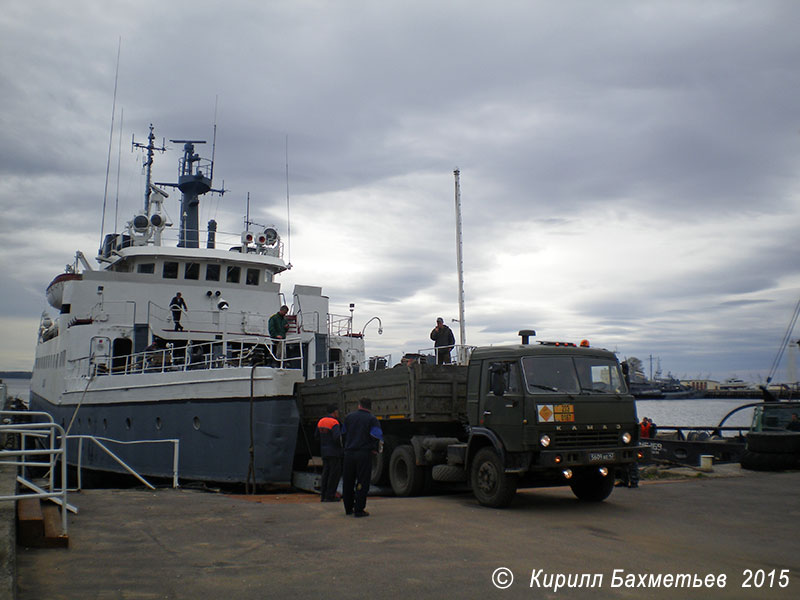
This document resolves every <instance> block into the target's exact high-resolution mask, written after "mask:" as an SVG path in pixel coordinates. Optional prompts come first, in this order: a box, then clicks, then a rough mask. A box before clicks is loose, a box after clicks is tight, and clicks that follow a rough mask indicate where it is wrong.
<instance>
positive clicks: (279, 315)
mask: <svg viewBox="0 0 800 600" xmlns="http://www.w3.org/2000/svg"><path fill="white" fill-rule="evenodd" d="M288 312H289V307H288V306H286V305H285V304H284V305H283V306H281V308H280V310H279V311H278V312H276V313H275V314H274V315H272V316H271V317H270V318H269V322H268V323H267V330H268V331H269V337H271V338H272V339H273V342H272V354H273V356H274V357H275V358H276V359H278V360H279V361H280V360H283V357H284V354H285V348H284V340H285V339H286V333H287V332H288V331H289V320H288V319H287V318H286V314H287V313H288ZM275 340H281V341H275Z"/></svg>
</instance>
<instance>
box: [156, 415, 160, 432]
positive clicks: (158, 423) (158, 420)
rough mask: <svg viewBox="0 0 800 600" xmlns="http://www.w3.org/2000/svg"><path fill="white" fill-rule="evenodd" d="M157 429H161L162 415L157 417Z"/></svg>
mask: <svg viewBox="0 0 800 600" xmlns="http://www.w3.org/2000/svg"><path fill="white" fill-rule="evenodd" d="M156 430H158V431H161V417H156Z"/></svg>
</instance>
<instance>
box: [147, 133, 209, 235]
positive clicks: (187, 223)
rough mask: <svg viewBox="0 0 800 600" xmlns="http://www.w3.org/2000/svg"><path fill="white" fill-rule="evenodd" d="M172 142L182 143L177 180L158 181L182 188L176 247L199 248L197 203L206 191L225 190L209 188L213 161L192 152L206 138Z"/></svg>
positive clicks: (198, 203)
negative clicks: (176, 181)
mask: <svg viewBox="0 0 800 600" xmlns="http://www.w3.org/2000/svg"><path fill="white" fill-rule="evenodd" d="M170 142H172V143H173V144H183V158H181V159H180V161H179V163H178V183H158V184H156V185H165V186H169V187H176V188H178V189H179V190H180V191H181V194H182V195H181V230H180V234H179V238H178V247H179V248H199V247H200V239H199V234H200V227H199V215H200V211H199V206H200V196H202V195H203V194H206V193H208V192H216V193H218V194H220V195H222V194H224V193H225V190H221V189H220V190H214V189H212V188H211V174H212V173H213V171H214V163H213V162H212V161H209V160H206V159H203V158H200V155H199V154H195V151H194V145H195V144H205V143H206V142H205V140H170Z"/></svg>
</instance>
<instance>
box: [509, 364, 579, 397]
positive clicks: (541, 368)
mask: <svg viewBox="0 0 800 600" xmlns="http://www.w3.org/2000/svg"><path fill="white" fill-rule="evenodd" d="M522 370H523V372H524V373H525V383H526V385H527V387H528V392H530V393H531V394H547V393H552V392H563V393H565V394H578V393H580V385H579V384H578V377H577V375H576V373H575V365H573V364H572V358H570V357H569V356H526V357H524V358H523V359H522Z"/></svg>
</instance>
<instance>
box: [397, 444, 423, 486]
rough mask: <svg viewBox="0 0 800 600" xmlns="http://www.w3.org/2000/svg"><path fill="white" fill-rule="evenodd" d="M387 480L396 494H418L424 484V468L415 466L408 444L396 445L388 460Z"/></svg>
mask: <svg viewBox="0 0 800 600" xmlns="http://www.w3.org/2000/svg"><path fill="white" fill-rule="evenodd" d="M389 481H390V482H391V484H392V490H394V493H395V494H396V495H397V496H418V495H419V493H420V492H421V491H422V488H423V487H424V486H425V469H424V468H423V467H418V466H417V460H416V457H415V456H414V449H413V448H412V447H411V445H410V444H403V445H402V446H397V448H395V449H394V452H392V458H391V459H390V460H389Z"/></svg>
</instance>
